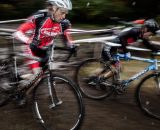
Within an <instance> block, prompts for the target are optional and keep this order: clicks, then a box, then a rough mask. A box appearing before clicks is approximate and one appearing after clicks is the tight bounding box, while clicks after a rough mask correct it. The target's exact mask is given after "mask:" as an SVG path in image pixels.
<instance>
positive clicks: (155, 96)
mask: <svg viewBox="0 0 160 130" xmlns="http://www.w3.org/2000/svg"><path fill="white" fill-rule="evenodd" d="M136 98H137V102H138V105H139V107H140V108H141V110H142V111H143V112H145V113H146V114H147V115H149V116H151V117H154V118H156V119H160V73H154V74H150V75H148V76H146V77H145V78H144V79H143V80H142V81H141V82H140V84H139V85H138V87H137V90H136Z"/></svg>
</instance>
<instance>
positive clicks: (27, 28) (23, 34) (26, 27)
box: [13, 19, 35, 44]
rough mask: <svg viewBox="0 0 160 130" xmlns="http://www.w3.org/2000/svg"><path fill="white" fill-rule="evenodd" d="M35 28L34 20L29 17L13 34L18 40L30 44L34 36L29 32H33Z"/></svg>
mask: <svg viewBox="0 0 160 130" xmlns="http://www.w3.org/2000/svg"><path fill="white" fill-rule="evenodd" d="M34 29H35V24H34V22H33V20H32V19H29V20H28V21H26V22H25V23H23V24H21V25H20V26H19V28H18V29H17V31H16V32H15V33H14V34H13V37H15V38H16V39H17V40H20V41H22V42H23V43H26V44H29V43H31V41H32V36H29V33H33V31H34ZM27 33H28V35H27ZM30 35H31V34H30Z"/></svg>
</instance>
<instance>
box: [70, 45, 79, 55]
mask: <svg viewBox="0 0 160 130" xmlns="http://www.w3.org/2000/svg"><path fill="white" fill-rule="evenodd" d="M76 48H77V47H76V46H75V45H72V46H70V47H69V51H70V53H72V54H73V53H76V52H77V49H76Z"/></svg>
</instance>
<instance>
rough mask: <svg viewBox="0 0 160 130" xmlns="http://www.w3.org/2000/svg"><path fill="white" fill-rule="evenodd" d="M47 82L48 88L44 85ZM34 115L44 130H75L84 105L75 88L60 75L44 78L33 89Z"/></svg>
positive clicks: (80, 118)
mask: <svg viewBox="0 0 160 130" xmlns="http://www.w3.org/2000/svg"><path fill="white" fill-rule="evenodd" d="M47 82H48V87H47V85H46V83H47ZM33 99H34V105H33V106H34V107H33V108H34V113H35V116H36V119H38V121H39V122H40V124H41V125H42V126H43V127H44V129H45V130H76V129H78V128H79V126H80V124H81V122H82V120H83V116H84V105H83V101H82V96H81V93H80V91H79V89H78V88H77V86H76V85H75V84H74V83H73V82H72V81H71V80H69V79H67V78H66V77H64V76H61V75H55V74H54V75H52V78H51V79H50V78H49V75H48V76H46V77H45V78H44V79H43V80H42V82H41V83H40V84H39V85H38V86H37V87H36V88H35V89H34V92H33Z"/></svg>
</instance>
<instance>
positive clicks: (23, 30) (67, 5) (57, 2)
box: [13, 0, 73, 106]
mask: <svg viewBox="0 0 160 130" xmlns="http://www.w3.org/2000/svg"><path fill="white" fill-rule="evenodd" d="M69 10H72V3H71V1H70V0H48V1H47V8H46V10H41V11H38V13H35V14H33V15H32V16H31V17H29V18H28V20H27V21H26V22H25V23H23V24H21V25H20V27H19V28H18V29H17V31H16V32H15V33H14V34H13V37H15V38H16V39H18V40H20V41H22V42H23V43H25V44H26V51H25V52H26V53H27V54H30V55H33V56H38V57H41V58H42V59H44V62H46V61H47V59H48V54H47V50H44V49H43V47H45V46H49V45H51V44H52V43H53V40H54V38H55V36H57V35H58V34H61V33H62V29H61V24H60V22H61V21H62V20H63V19H65V17H66V15H67V14H68V11H69ZM29 32H32V33H31V35H29V34H28V33H29ZM66 34H67V33H66ZM70 43H71V42H70ZM70 46H71V48H72V47H73V46H72V45H70ZM28 62H29V68H30V69H31V70H32V72H33V74H34V75H33V76H35V75H36V74H38V73H39V72H40V71H41V69H42V68H41V67H42V65H43V63H44V62H37V61H34V60H28ZM25 78H26V79H28V78H29V79H32V78H33V77H32V76H29V77H25ZM22 81H23V80H22ZM24 81H25V80H24ZM24 81H23V82H24ZM23 82H22V83H20V86H21V85H22V86H23V84H26V83H25V82H24V83H23ZM26 82H27V83H28V81H27V80H26ZM26 101H27V100H26V98H25V95H23V96H22V97H20V99H18V102H17V103H18V105H19V106H23V105H25V104H26Z"/></svg>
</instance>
